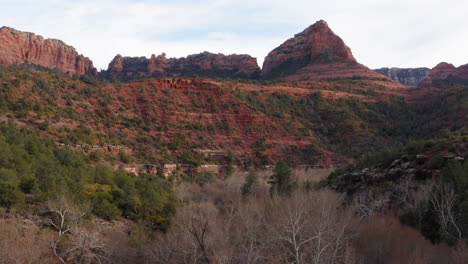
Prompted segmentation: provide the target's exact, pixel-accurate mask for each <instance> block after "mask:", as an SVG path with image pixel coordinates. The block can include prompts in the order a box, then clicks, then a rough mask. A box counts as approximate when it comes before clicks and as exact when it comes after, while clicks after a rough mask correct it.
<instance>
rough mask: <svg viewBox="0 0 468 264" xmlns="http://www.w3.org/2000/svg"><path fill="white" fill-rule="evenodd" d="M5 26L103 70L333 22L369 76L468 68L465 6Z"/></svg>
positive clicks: (245, 4) (53, 4)
mask: <svg viewBox="0 0 468 264" xmlns="http://www.w3.org/2000/svg"><path fill="white" fill-rule="evenodd" d="M0 6H1V9H0V26H9V27H13V28H15V29H18V30H21V31H28V32H34V33H36V34H39V35H41V36H43V37H45V38H56V39H60V40H63V41H64V42H65V43H67V44H69V45H72V46H74V47H75V48H76V49H77V51H78V52H79V53H82V54H84V55H85V56H87V57H89V58H91V59H92V60H93V62H94V65H95V66H96V67H97V68H98V69H107V65H108V64H109V62H110V61H111V60H112V58H113V57H114V56H115V55H116V54H122V55H124V56H146V57H150V56H151V54H156V55H158V54H161V53H163V52H164V53H166V54H167V56H168V57H183V56H187V55H189V54H195V53H200V52H203V51H209V52H214V53H224V54H249V55H252V56H253V57H256V58H257V59H258V62H259V65H260V66H261V65H262V63H263V59H264V57H265V56H266V55H267V54H268V52H269V51H271V50H272V49H274V48H275V47H277V46H279V45H280V44H281V43H283V42H284V41H285V40H287V39H289V38H291V37H293V36H294V34H296V33H299V32H301V31H302V30H304V29H305V28H306V27H308V26H309V25H311V24H313V23H315V22H316V21H318V20H321V19H323V20H325V21H327V22H328V25H329V26H330V27H331V29H332V30H333V31H334V32H335V33H336V34H337V35H339V36H340V37H341V38H342V39H343V40H344V41H345V43H346V44H347V45H348V46H349V47H350V48H351V50H352V51H353V54H354V57H355V58H356V59H357V60H358V61H359V62H360V63H362V64H365V65H367V66H369V67H370V68H380V67H430V68H432V67H433V66H435V65H436V64H437V63H439V62H442V61H446V62H450V63H453V64H455V65H456V66H458V65H461V64H466V63H468V19H467V14H468V13H467V12H468V1H464V0H444V1H439V0H326V1H325V0H322V1H316V0H287V1H284V0H282V1H280V0H193V1H188V0H172V1H169V0H159V1H158V0H154V1H150V0H113V1H110V0H40V1H38V0H0Z"/></svg>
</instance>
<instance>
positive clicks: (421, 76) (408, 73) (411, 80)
mask: <svg viewBox="0 0 468 264" xmlns="http://www.w3.org/2000/svg"><path fill="white" fill-rule="evenodd" d="M375 71H376V72H378V73H380V74H383V75H385V76H387V77H389V78H390V79H392V80H394V81H397V82H399V83H401V84H403V85H408V86H418V85H419V83H420V82H422V81H423V80H425V79H426V78H427V77H428V76H429V73H430V71H431V69H429V68H407V69H403V68H395V67H392V68H381V69H377V70H375Z"/></svg>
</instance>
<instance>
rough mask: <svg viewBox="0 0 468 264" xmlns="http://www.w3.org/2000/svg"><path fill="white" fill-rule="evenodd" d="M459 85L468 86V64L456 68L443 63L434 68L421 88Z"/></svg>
mask: <svg viewBox="0 0 468 264" xmlns="http://www.w3.org/2000/svg"><path fill="white" fill-rule="evenodd" d="M457 83H462V84H468V64H465V65H462V66H460V67H458V68H457V67H455V66H454V65H453V64H450V63H447V62H441V63H439V64H437V66H435V67H434V68H432V70H431V72H430V73H429V76H428V78H427V79H425V80H424V81H422V82H421V83H420V85H421V86H450V85H455V84H457Z"/></svg>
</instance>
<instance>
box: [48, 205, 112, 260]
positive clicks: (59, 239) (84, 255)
mask: <svg viewBox="0 0 468 264" xmlns="http://www.w3.org/2000/svg"><path fill="white" fill-rule="evenodd" d="M86 213H87V211H86V210H82V209H80V208H78V207H77V206H75V205H73V204H72V203H71V202H70V200H69V199H68V198H67V197H65V196H60V197H59V198H58V199H57V200H54V201H49V202H47V203H46V209H45V211H44V215H45V216H46V224H48V225H49V226H51V227H52V228H53V229H54V230H56V231H57V236H56V238H55V239H54V241H53V242H52V251H53V254H54V255H55V256H56V257H57V259H58V260H59V261H60V262H61V263H63V264H65V263H68V261H70V260H73V261H74V262H75V263H102V262H104V261H106V260H107V258H106V257H105V246H106V245H105V244H104V243H103V242H102V241H101V239H100V237H99V232H98V231H95V230H89V229H86V228H84V227H83V226H82V225H81V220H82V218H83V216H84V215H85V214H86Z"/></svg>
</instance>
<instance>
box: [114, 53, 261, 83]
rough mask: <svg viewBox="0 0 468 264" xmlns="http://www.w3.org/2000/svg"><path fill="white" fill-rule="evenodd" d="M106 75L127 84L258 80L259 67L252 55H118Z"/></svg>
mask: <svg viewBox="0 0 468 264" xmlns="http://www.w3.org/2000/svg"><path fill="white" fill-rule="evenodd" d="M107 73H108V74H110V75H111V76H113V77H116V78H118V79H121V80H124V81H130V80H134V79H138V78H148V77H161V76H168V77H194V76H200V77H220V78H257V77H259V76H260V68H259V67H258V64H257V60H256V59H255V58H253V57H251V56H249V55H228V56H226V55H223V54H213V53H209V52H204V53H200V54H195V55H189V56H188V57H186V58H178V59H176V58H166V54H164V53H163V54H161V55H159V56H155V55H152V56H151V57H150V58H149V59H148V58H146V57H122V56H121V55H117V56H116V57H115V58H114V59H113V60H112V62H111V63H110V64H109V68H108V70H107Z"/></svg>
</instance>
